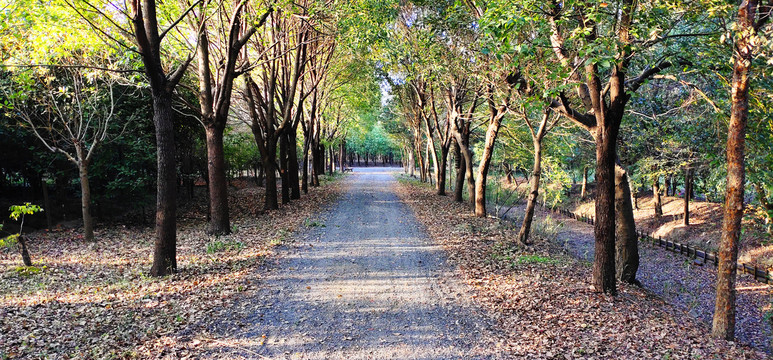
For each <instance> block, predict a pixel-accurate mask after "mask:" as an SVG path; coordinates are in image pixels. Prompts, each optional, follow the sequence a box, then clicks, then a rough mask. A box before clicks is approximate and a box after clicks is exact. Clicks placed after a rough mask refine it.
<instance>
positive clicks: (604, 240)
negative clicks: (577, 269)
mask: <svg viewBox="0 0 773 360" xmlns="http://www.w3.org/2000/svg"><path fill="white" fill-rule="evenodd" d="M604 130H607V131H604ZM616 141H617V136H616V134H614V131H613V129H612V127H611V126H610V127H606V128H605V127H604V126H599V127H598V130H597V135H596V219H595V224H594V233H595V239H596V241H595V259H594V262H593V286H594V288H595V289H596V291H598V292H605V293H610V294H615V293H616V292H617V284H615V160H616V159H617V155H616V154H615V153H616V151H615V150H616V149H615V145H616ZM629 199H630V198H629Z"/></svg>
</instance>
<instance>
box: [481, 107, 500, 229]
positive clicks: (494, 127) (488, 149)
mask: <svg viewBox="0 0 773 360" xmlns="http://www.w3.org/2000/svg"><path fill="white" fill-rule="evenodd" d="M498 111H499V112H498V113H494V114H492V116H491V122H490V123H489V126H488V129H487V130H486V141H485V142H484V145H483V154H481V156H480V164H479V165H478V176H477V180H476V181H475V216H477V217H486V215H487V213H486V185H487V182H488V170H489V166H490V165H491V156H492V155H493V154H494V145H496V141H497V135H498V134H499V127H500V125H501V124H502V117H503V116H504V110H503V109H499V110H498Z"/></svg>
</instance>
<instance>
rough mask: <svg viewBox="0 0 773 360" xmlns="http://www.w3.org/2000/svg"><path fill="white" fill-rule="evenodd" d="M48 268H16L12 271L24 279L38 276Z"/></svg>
mask: <svg viewBox="0 0 773 360" xmlns="http://www.w3.org/2000/svg"><path fill="white" fill-rule="evenodd" d="M47 268H48V267H46V266H42V267H37V266H17V267H15V268H14V269H13V271H14V272H16V274H17V275H19V276H24V277H31V276H33V275H37V274H40V273H41V272H43V271H45V270H46V269H47Z"/></svg>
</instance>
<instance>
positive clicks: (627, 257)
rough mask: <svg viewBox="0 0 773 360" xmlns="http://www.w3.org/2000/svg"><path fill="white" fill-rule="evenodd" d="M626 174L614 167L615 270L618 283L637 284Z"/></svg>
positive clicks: (636, 245)
mask: <svg viewBox="0 0 773 360" xmlns="http://www.w3.org/2000/svg"><path fill="white" fill-rule="evenodd" d="M630 189H631V188H630V185H629V182H628V173H627V171H626V170H625V169H623V167H622V166H620V164H617V165H616V166H615V249H616V254H615V261H616V263H615V270H616V274H617V278H618V279H620V281H623V282H626V283H629V284H638V281H637V280H636V272H637V271H638V270H639V238H638V237H637V236H636V222H635V221H634V217H633V209H632V207H631V206H632V204H631V194H630Z"/></svg>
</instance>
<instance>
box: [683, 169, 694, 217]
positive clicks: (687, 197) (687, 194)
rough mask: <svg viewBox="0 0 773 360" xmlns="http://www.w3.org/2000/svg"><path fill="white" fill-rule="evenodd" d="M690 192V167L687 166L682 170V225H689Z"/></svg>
mask: <svg viewBox="0 0 773 360" xmlns="http://www.w3.org/2000/svg"><path fill="white" fill-rule="evenodd" d="M690 193H692V169H691V168H690V167H687V169H685V171H684V221H682V225H684V226H689V225H690Z"/></svg>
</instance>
